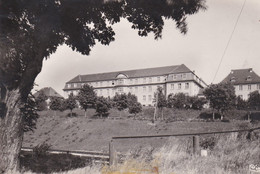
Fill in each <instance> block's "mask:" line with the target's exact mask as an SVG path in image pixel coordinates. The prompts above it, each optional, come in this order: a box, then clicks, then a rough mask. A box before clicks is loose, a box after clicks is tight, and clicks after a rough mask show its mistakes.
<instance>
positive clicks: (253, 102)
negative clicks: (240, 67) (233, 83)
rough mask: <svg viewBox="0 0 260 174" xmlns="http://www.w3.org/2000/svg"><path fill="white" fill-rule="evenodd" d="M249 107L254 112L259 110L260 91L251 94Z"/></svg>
mask: <svg viewBox="0 0 260 174" xmlns="http://www.w3.org/2000/svg"><path fill="white" fill-rule="evenodd" d="M248 105H249V107H250V108H251V109H254V110H258V109H259V108H260V94H259V92H258V91H253V92H251V93H250V94H249V98H248Z"/></svg>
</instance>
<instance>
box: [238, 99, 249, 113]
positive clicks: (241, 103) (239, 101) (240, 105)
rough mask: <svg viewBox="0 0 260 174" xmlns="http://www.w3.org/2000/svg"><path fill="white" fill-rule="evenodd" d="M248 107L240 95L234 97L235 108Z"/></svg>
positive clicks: (242, 108) (243, 108)
mask: <svg viewBox="0 0 260 174" xmlns="http://www.w3.org/2000/svg"><path fill="white" fill-rule="evenodd" d="M247 107H248V102H247V101H245V100H243V99H242V98H241V97H240V96H238V97H236V108H237V109H238V110H245V109H247Z"/></svg>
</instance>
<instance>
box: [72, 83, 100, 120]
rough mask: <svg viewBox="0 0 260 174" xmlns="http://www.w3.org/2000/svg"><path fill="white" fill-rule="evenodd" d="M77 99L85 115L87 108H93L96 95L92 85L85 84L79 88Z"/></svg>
mask: <svg viewBox="0 0 260 174" xmlns="http://www.w3.org/2000/svg"><path fill="white" fill-rule="evenodd" d="M77 99H78V101H79V104H80V106H81V107H82V108H83V109H84V110H85V117H86V114H87V109H88V108H93V107H94V106H95V103H96V99H97V95H96V93H95V91H94V88H93V87H92V86H89V85H87V84H85V85H83V87H82V88H81V89H80V90H79V93H78V96H77Z"/></svg>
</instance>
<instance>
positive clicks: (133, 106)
mask: <svg viewBox="0 0 260 174" xmlns="http://www.w3.org/2000/svg"><path fill="white" fill-rule="evenodd" d="M128 107H129V113H130V114H134V115H136V114H138V113H140V112H142V105H141V103H139V102H135V103H129V105H128Z"/></svg>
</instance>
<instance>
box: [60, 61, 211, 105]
mask: <svg viewBox="0 0 260 174" xmlns="http://www.w3.org/2000/svg"><path fill="white" fill-rule="evenodd" d="M84 84H89V85H91V86H93V87H94V89H95V91H96V93H97V95H98V96H104V97H111V98H112V97H113V96H114V95H115V94H116V93H119V94H120V93H128V92H130V93H132V94H134V95H136V96H137V98H138V101H139V102H140V103H141V104H143V105H152V104H153V98H154V93H155V92H156V90H157V88H158V86H161V87H162V88H163V89H164V93H165V94H166V96H168V95H169V94H171V93H173V94H175V93H180V92H182V93H184V94H186V95H189V96H196V95H197V94H198V93H199V90H200V89H203V88H204V87H206V86H207V85H206V84H205V82H204V81H203V80H202V79H201V78H199V77H198V76H197V75H196V74H195V73H194V72H193V71H191V70H190V69H189V68H187V67H186V66H185V65H183V64H182V65H176V66H166V67H157V68H147V69H136V70H128V71H117V72H108V73H99V74H87V75H78V76H76V77H75V78H73V79H71V80H70V81H68V82H66V84H65V88H64V89H63V90H64V93H65V96H68V95H69V94H70V93H73V94H74V95H77V93H78V91H79V89H80V88H81V87H82V86H83V85H84Z"/></svg>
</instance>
